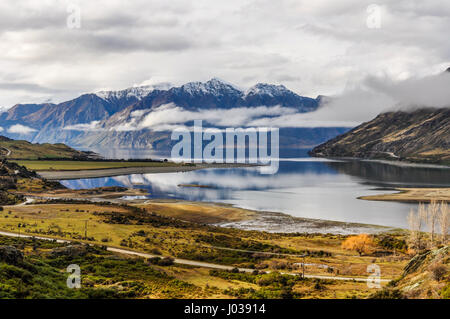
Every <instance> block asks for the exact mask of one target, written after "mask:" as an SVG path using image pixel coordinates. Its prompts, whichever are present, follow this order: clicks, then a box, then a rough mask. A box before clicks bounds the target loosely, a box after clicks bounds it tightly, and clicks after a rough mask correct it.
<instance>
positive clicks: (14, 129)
mask: <svg viewBox="0 0 450 319" xmlns="http://www.w3.org/2000/svg"><path fill="white" fill-rule="evenodd" d="M36 131H37V130H35V129H34V128H31V127H28V126H25V125H21V124H15V125H12V126H10V127H9V129H8V133H17V134H30V133H32V132H36Z"/></svg>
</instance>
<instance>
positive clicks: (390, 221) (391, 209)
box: [61, 151, 450, 227]
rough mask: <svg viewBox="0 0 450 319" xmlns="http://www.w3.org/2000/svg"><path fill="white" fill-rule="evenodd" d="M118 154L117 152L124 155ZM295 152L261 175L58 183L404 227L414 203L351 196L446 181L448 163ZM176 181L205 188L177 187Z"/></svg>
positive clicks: (232, 172) (215, 172)
mask: <svg viewBox="0 0 450 319" xmlns="http://www.w3.org/2000/svg"><path fill="white" fill-rule="evenodd" d="M121 155H122V156H117V157H119V158H126V157H129V156H124V155H123V154H121ZM146 155H148V154H146ZM296 155H297V156H298V157H297V158H286V159H282V160H280V168H279V171H278V173H277V174H275V175H261V174H260V173H259V168H257V167H250V168H233V169H205V170H198V171H192V172H184V173H166V174H133V175H126V176H117V177H107V178H91V179H79V180H65V181H61V183H63V184H64V185H65V186H67V187H70V188H75V189H79V188H91V187H100V186H126V187H139V188H145V189H147V190H148V191H149V193H150V196H148V197H149V198H173V199H185V200H195V201H210V202H222V203H228V204H233V205H236V206H238V207H242V208H248V209H254V210H260V211H272V212H282V213H287V214H290V215H293V216H297V217H306V218H317V219H326V220H335V221H344V222H356V223H368V224H376V225H384V226H394V227H406V225H407V222H406V217H407V215H408V212H409V210H410V209H411V208H415V207H416V205H415V204H405V203H395V202H377V201H365V200H359V199H357V197H358V196H363V195H375V194H382V193H386V192H390V191H392V189H393V188H394V187H450V169H448V168H436V167H421V166H395V165H391V164H386V163H380V162H373V161H356V160H355V161H332V160H323V159H316V158H309V157H307V155H306V151H303V152H300V153H297V154H296ZM134 157H136V155H135V156H134ZM180 184H199V185H206V186H209V187H210V188H198V187H180V186H179V185H180Z"/></svg>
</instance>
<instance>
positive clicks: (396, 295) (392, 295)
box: [369, 288, 405, 299]
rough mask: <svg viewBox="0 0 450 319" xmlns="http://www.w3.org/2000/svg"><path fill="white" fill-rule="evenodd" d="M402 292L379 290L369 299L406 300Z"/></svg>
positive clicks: (397, 290)
mask: <svg viewBox="0 0 450 319" xmlns="http://www.w3.org/2000/svg"><path fill="white" fill-rule="evenodd" d="M404 298H405V297H404V296H403V294H402V292H401V291H400V290H399V289H386V288H384V289H383V290H379V291H377V292H375V293H373V294H371V295H370V296H369V299H404Z"/></svg>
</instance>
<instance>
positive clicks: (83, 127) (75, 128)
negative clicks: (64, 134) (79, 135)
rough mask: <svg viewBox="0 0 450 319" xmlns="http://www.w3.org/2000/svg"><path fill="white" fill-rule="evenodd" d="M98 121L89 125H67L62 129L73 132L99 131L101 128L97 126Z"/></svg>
mask: <svg viewBox="0 0 450 319" xmlns="http://www.w3.org/2000/svg"><path fill="white" fill-rule="evenodd" d="M99 123H100V121H92V122H90V123H80V124H74V125H68V126H66V127H64V129H65V130H73V131H101V130H102V129H101V127H100V126H99Z"/></svg>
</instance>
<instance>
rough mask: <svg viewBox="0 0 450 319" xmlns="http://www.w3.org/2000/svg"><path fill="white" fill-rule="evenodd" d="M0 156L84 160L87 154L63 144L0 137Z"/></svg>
mask: <svg viewBox="0 0 450 319" xmlns="http://www.w3.org/2000/svg"><path fill="white" fill-rule="evenodd" d="M0 156H3V157H7V158H8V159H30V160H32V159H52V158H58V159H62V158H65V159H86V158H88V157H89V154H88V153H85V152H80V151H77V150H75V149H73V148H71V147H69V146H67V145H65V144H49V143H44V144H33V143H30V142H28V141H24V140H13V139H10V138H7V137H4V136H0Z"/></svg>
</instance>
